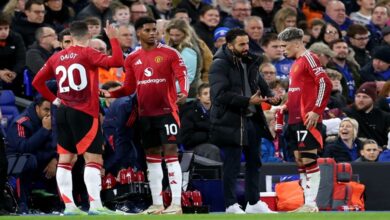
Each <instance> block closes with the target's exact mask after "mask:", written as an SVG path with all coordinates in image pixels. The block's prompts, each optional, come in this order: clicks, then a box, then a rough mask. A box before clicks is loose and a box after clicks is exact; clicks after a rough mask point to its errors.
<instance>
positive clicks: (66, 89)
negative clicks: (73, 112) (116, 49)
mask: <svg viewBox="0 0 390 220" xmlns="http://www.w3.org/2000/svg"><path fill="white" fill-rule="evenodd" d="M101 55H102V54H101V53H100V52H98V51H96V50H94V49H92V48H89V47H81V46H72V47H70V48H68V49H66V50H63V51H60V52H59V53H56V54H55V55H53V57H51V58H50V65H51V67H52V69H53V72H54V73H55V78H56V81H57V86H58V92H57V96H58V98H60V99H61V100H62V103H63V104H64V105H66V106H69V107H72V108H75V109H78V110H80V111H83V112H85V113H87V114H90V115H92V116H97V115H98V113H99V97H98V89H99V82H98V73H97V67H98V66H97V65H96V60H93V59H99V57H100V56H101Z"/></svg>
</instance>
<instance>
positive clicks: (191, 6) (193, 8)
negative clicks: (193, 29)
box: [177, 0, 219, 25]
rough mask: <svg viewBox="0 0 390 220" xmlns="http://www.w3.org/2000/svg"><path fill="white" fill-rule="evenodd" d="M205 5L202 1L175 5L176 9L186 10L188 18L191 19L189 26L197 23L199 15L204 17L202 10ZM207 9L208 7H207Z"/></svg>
mask: <svg viewBox="0 0 390 220" xmlns="http://www.w3.org/2000/svg"><path fill="white" fill-rule="evenodd" d="M206 6H207V4H205V3H204V1H199V0H182V1H180V3H179V4H178V5H177V8H178V9H181V8H182V9H186V10H187V12H188V15H189V17H190V18H191V21H190V23H191V25H194V24H195V23H197V22H199V15H204V14H203V13H202V11H203V8H204V7H206ZM207 7H208V6H207ZM218 19H219V11H218ZM218 23H219V22H218Z"/></svg>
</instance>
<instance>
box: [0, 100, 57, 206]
mask: <svg viewBox="0 0 390 220" xmlns="http://www.w3.org/2000/svg"><path fill="white" fill-rule="evenodd" d="M50 107H51V103H50V102H49V101H47V100H46V99H44V98H42V97H39V98H37V99H36V100H35V101H34V102H33V103H32V104H31V105H30V106H28V107H27V109H26V110H25V111H24V112H23V113H22V114H21V115H20V116H19V117H18V118H16V119H15V120H14V121H13V122H12V123H11V125H10V127H9V129H8V132H7V147H6V152H7V155H15V154H31V156H30V157H28V161H27V162H26V165H25V166H24V167H23V171H22V173H21V175H20V176H19V177H20V183H21V184H20V197H19V201H18V203H19V208H20V210H19V212H20V213H27V212H28V201H29V200H30V199H31V198H30V193H31V191H30V190H31V187H32V181H38V180H39V181H43V182H44V183H45V185H46V186H47V187H48V189H50V191H51V192H52V193H56V192H57V187H56V182H55V176H56V168H57V163H58V160H57V157H58V155H57V152H56V140H53V139H52V136H53V134H52V120H51V115H50Z"/></svg>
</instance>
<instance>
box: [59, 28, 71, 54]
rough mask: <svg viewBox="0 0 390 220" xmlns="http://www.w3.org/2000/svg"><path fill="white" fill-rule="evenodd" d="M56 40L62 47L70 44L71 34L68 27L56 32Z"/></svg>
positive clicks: (64, 47)
mask: <svg viewBox="0 0 390 220" xmlns="http://www.w3.org/2000/svg"><path fill="white" fill-rule="evenodd" d="M58 41H59V42H60V43H61V48H62V49H66V48H68V47H70V46H72V36H71V35H70V31H69V28H65V29H64V30H62V31H61V32H60V33H59V34H58Z"/></svg>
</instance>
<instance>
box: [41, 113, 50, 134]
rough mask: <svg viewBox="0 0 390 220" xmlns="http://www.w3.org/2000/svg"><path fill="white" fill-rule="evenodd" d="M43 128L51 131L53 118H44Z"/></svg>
mask: <svg viewBox="0 0 390 220" xmlns="http://www.w3.org/2000/svg"><path fill="white" fill-rule="evenodd" d="M42 127H44V128H46V129H47V130H51V117H50V115H48V116H44V117H43V118H42Z"/></svg>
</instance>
